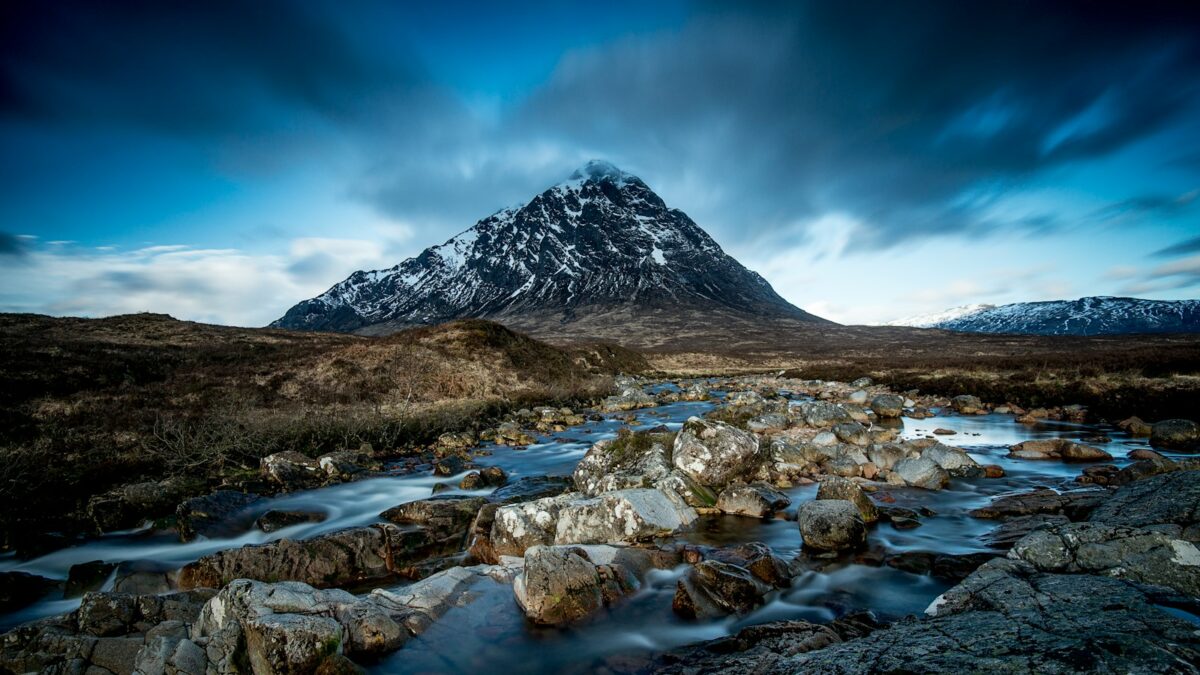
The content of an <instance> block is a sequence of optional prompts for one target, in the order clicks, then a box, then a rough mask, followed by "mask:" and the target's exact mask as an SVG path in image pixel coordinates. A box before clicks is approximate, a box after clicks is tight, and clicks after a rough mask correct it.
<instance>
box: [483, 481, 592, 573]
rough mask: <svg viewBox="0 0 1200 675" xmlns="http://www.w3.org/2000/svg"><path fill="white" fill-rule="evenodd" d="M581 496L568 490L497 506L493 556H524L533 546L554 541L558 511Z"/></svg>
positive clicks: (494, 523)
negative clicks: (553, 494) (562, 493)
mask: <svg viewBox="0 0 1200 675" xmlns="http://www.w3.org/2000/svg"><path fill="white" fill-rule="evenodd" d="M578 497H579V495H578V494H577V493H568V494H564V495H559V496H556V497H544V498H542V499H535V500H533V501H529V502H522V503H518V504H510V505H507V506H502V507H500V508H499V509H497V511H496V514H495V517H494V522H493V523H492V530H491V536H490V537H489V539H490V541H491V551H492V552H493V555H495V556H497V557H499V556H505V555H509V556H523V555H525V550H526V549H528V548H529V547H530V546H535V545H538V544H553V543H554V536H555V533H556V532H557V530H558V514H559V512H560V511H562V509H563V508H564V507H565V506H566V505H567V504H569V503H571V502H572V501H573V500H575V499H577V498H578Z"/></svg>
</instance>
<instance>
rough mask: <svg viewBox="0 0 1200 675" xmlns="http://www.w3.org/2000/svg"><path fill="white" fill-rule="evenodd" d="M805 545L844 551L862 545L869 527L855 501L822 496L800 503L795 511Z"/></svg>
mask: <svg viewBox="0 0 1200 675" xmlns="http://www.w3.org/2000/svg"><path fill="white" fill-rule="evenodd" d="M796 522H797V523H798V524H799V527H800V536H801V537H802V538H803V539H804V548H806V549H812V550H815V551H841V550H845V549H853V548H858V547H860V546H862V545H863V544H864V543H866V540H867V527H866V523H865V522H864V521H863V518H862V514H860V513H859V511H858V507H857V506H855V505H854V503H853V502H848V501H845V500H840V499H821V500H815V501H811V502H807V503H805V504H802V505H801V506H800V509H799V511H798V512H797V514H796Z"/></svg>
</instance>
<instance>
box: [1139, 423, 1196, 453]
mask: <svg viewBox="0 0 1200 675" xmlns="http://www.w3.org/2000/svg"><path fill="white" fill-rule="evenodd" d="M1150 444H1151V445H1153V446H1156V447H1162V448H1171V449H1173V450H1200V424H1196V423H1195V422H1193V421H1192V420H1163V421H1162V422H1158V423H1156V424H1155V425H1154V426H1153V427H1152V428H1151V430H1150Z"/></svg>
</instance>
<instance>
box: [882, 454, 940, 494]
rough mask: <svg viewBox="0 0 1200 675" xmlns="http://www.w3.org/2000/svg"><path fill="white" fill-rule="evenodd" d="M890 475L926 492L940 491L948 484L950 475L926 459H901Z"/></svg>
mask: <svg viewBox="0 0 1200 675" xmlns="http://www.w3.org/2000/svg"><path fill="white" fill-rule="evenodd" d="M892 473H893V474H894V475H896V476H899V477H900V478H902V479H903V480H904V483H905V484H906V485H910V486H912V487H919V488H924V489H926V490H941V489H942V488H944V487H946V485H948V484H949V483H950V474H948V473H946V470H945V469H943V468H942V467H940V466H938V465H937V463H936V462H934V461H933V460H932V459H929V458H928V457H918V458H916V459H902V460H900V461H898V462H896V464H895V466H893V467H892Z"/></svg>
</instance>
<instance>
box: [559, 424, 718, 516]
mask: <svg viewBox="0 0 1200 675" xmlns="http://www.w3.org/2000/svg"><path fill="white" fill-rule="evenodd" d="M671 441H672V438H671V436H670V434H668V433H665V432H664V433H655V432H654V431H653V430H652V431H650V432H646V433H642V434H631V433H623V434H621V435H619V436H618V437H617V438H615V439H606V440H602V441H599V442H597V443H596V444H595V445H593V446H592V447H591V448H590V449H589V450H588V452H587V454H586V455H584V457H583V459H582V460H580V461H579V463H578V464H577V465H576V466H575V472H574V475H573V477H574V479H575V487H576V489H578V490H579V491H580V492H582V493H583V494H584V495H587V496H589V497H595V496H597V495H599V494H602V493H604V492H611V491H613V490H626V489H632V488H658V489H660V490H667V491H671V492H674V493H676V494H678V495H679V496H680V497H682V498H683V499H684V500H685V501H687V502H688V503H689V504H691V505H693V506H712V505H713V504H714V503H715V502H716V495H714V494H713V493H712V491H711V490H709V489H708V488H706V487H704V486H703V485H700V484H699V483H698V482H697V481H696V480H694V479H693V478H691V477H690V476H688V475H687V474H684V473H683V472H681V471H679V470H678V469H676V468H675V467H674V466H673V465H672V463H671V449H670V448H669V447H668V446H667V445H666V443H669V442H671Z"/></svg>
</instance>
